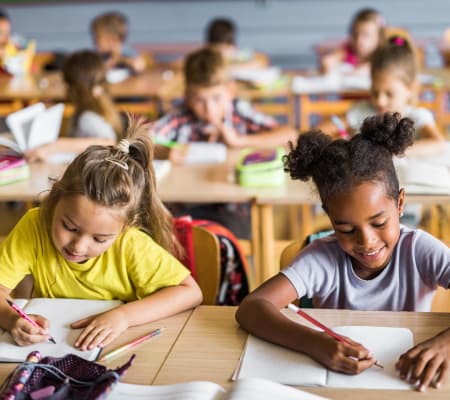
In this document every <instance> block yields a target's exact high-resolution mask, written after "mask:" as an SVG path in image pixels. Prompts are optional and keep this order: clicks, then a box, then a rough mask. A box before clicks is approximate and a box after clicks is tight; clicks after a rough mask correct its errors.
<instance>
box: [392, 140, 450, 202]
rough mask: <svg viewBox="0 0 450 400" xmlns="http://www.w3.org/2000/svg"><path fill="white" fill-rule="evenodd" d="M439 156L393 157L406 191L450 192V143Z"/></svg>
mask: <svg viewBox="0 0 450 400" xmlns="http://www.w3.org/2000/svg"><path fill="white" fill-rule="evenodd" d="M446 147H447V149H446V152H445V153H444V154H442V155H440V156H436V157H432V158H431V157H427V158H395V159H394V165H395V170H396V171H397V175H398V179H399V181H400V184H401V185H402V186H405V187H406V192H407V193H409V192H414V193H416V192H417V193H443V194H450V143H446Z"/></svg>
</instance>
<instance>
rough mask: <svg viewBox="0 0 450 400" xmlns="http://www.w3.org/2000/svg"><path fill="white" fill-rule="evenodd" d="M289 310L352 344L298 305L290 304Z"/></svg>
mask: <svg viewBox="0 0 450 400" xmlns="http://www.w3.org/2000/svg"><path fill="white" fill-rule="evenodd" d="M288 308H289V309H290V310H292V311H294V312H295V313H297V314H298V315H300V316H301V317H303V318H305V319H306V320H307V321H309V322H311V323H312V324H313V325H315V326H317V327H318V328H320V329H322V330H323V331H324V332H325V333H327V334H328V335H330V336H331V337H333V338H334V339H336V340H337V341H338V342H343V343H347V344H351V343H349V342H348V341H347V340H345V338H343V337H342V336H341V335H338V334H337V333H336V332H334V331H333V330H331V329H330V328H328V327H327V326H325V325H324V324H322V323H321V322H319V321H317V319H315V318H313V317H311V315H309V314H307V313H305V312H304V311H303V310H302V309H300V308H298V307H297V306H296V305H294V304H288ZM375 365H376V366H377V367H380V368H384V367H383V366H382V365H381V364H380V363H379V362H378V361H375Z"/></svg>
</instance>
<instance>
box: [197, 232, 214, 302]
mask: <svg viewBox="0 0 450 400" xmlns="http://www.w3.org/2000/svg"><path fill="white" fill-rule="evenodd" d="M192 239H193V240H192V241H193V247H194V256H195V272H196V275H197V277H196V278H197V283H198V285H199V286H200V289H201V290H202V293H203V303H202V304H206V305H215V304H216V301H217V295H218V293H219V286H220V245H219V240H218V239H217V237H216V235H214V234H213V233H211V232H209V231H207V230H206V229H203V228H200V227H197V226H193V227H192Z"/></svg>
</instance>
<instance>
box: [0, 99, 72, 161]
mask: <svg viewBox="0 0 450 400" xmlns="http://www.w3.org/2000/svg"><path fill="white" fill-rule="evenodd" d="M63 113H64V104H62V103H60V104H56V105H54V106H52V107H49V108H46V107H45V105H44V103H36V104H33V105H32V106H29V107H26V108H23V109H22V110H19V111H16V112H14V113H12V114H9V115H8V116H7V117H6V125H7V126H8V128H9V130H10V132H11V134H10V135H8V134H2V135H1V136H0V146H5V147H9V148H10V149H11V150H12V151H13V152H15V153H16V154H23V153H24V152H25V151H26V150H29V149H32V148H34V147H38V146H40V145H43V144H46V143H50V142H54V141H55V140H56V139H57V138H58V135H59V130H60V128H61V122H62V117H63Z"/></svg>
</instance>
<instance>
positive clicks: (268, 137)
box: [227, 126, 298, 148]
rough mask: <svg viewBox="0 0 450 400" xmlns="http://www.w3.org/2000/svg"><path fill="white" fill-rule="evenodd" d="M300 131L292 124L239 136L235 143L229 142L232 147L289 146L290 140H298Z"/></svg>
mask: <svg viewBox="0 0 450 400" xmlns="http://www.w3.org/2000/svg"><path fill="white" fill-rule="evenodd" d="M297 136H298V132H297V130H296V129H295V128H292V127H290V126H283V127H278V128H275V129H272V130H267V131H261V132H258V133H252V134H248V135H242V136H238V137H237V138H236V141H235V142H234V143H227V144H228V145H229V146H230V147H236V148H240V147H258V148H274V147H276V146H287V144H288V142H289V141H292V142H295V141H296V140H297Z"/></svg>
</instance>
